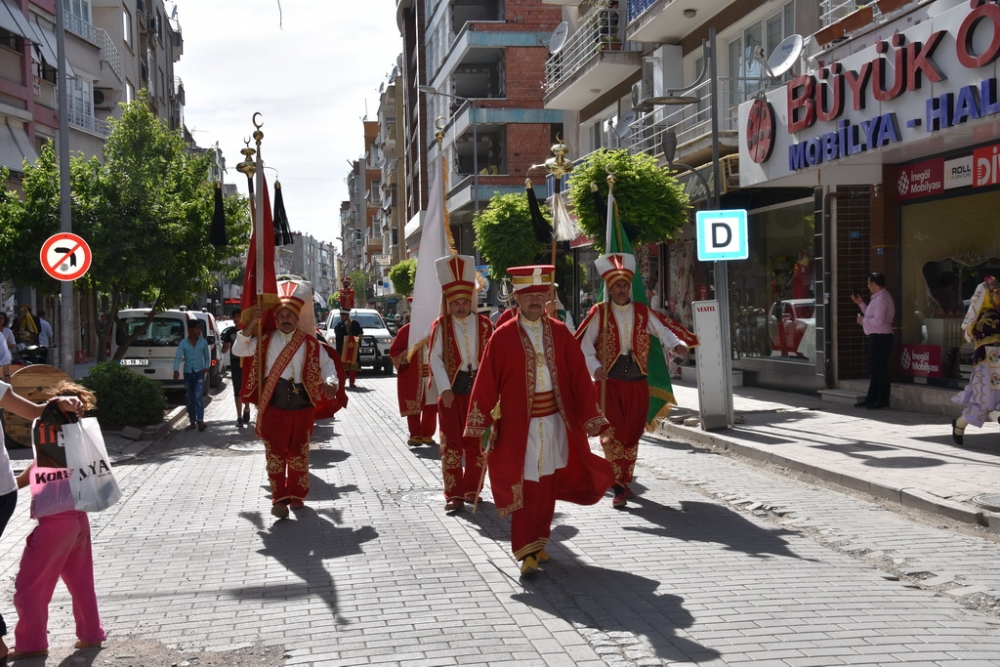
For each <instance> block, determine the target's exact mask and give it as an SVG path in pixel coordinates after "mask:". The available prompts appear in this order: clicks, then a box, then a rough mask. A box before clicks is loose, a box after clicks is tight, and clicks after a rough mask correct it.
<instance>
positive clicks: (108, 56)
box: [97, 28, 122, 83]
mask: <svg viewBox="0 0 1000 667" xmlns="http://www.w3.org/2000/svg"><path fill="white" fill-rule="evenodd" d="M97 39H98V40H99V41H98V43H99V44H100V46H101V60H103V61H104V62H106V63H107V64H108V67H109V68H111V72H112V74H114V75H115V78H116V79H118V83H122V59H121V56H120V55H118V47H116V46H115V43H114V42H113V41H111V37H110V36H109V35H108V33H107V32H105V31H104V30H103V29H101V28H98V29H97Z"/></svg>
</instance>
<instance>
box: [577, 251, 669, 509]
mask: <svg viewBox="0 0 1000 667" xmlns="http://www.w3.org/2000/svg"><path fill="white" fill-rule="evenodd" d="M594 266H595V268H596V269H597V270H598V271H600V273H601V277H602V278H603V279H604V283H605V288H606V289H607V290H608V295H609V297H610V298H611V301H610V302H604V303H599V304H596V305H594V306H593V307H592V308H591V309H590V313H589V314H588V315H587V317H585V318H584V320H583V322H581V323H580V329H579V330H578V331H577V339H579V341H580V345H581V347H582V348H583V355H584V357H586V359H587V370H588V371H589V372H590V374H591V375H592V376H593V377H594V382H595V387H596V391H597V392H598V395H599V396H600V397H601V405H602V409H603V410H604V414H605V415H606V416H607V418H608V421H609V422H611V428H610V429H608V430H607V431H606V432H605V433H604V435H602V436H601V447H603V449H604V458H606V459H607V460H608V461H610V462H611V465H612V467H613V468H614V471H615V484H614V494H615V495H614V498H612V500H611V505H612V507H615V508H617V509H622V508H624V507H625V506H626V505H627V504H628V500H627V499H628V498H631V497H633V496H634V495H635V494H634V493H633V492H632V490H631V489H630V488H629V485H630V484H631V483H632V475H633V473H634V472H635V461H636V458H637V457H638V454H639V439H640V438H641V437H642V434H643V433H644V432H645V430H646V415H647V412H648V411H649V383H648V381H647V379H646V376H647V375H648V370H647V363H648V361H649V348H650V342H651V341H650V338H651V337H652V336H656V337H657V338H658V339H659V344H660V345H662V346H663V354H664V356H665V357H666V358H668V359H669V358H670V353H671V352H673V353H674V354H677V355H684V354H687V351H688V347H687V345H686V344H684V343H683V342H682V341H681V340H680V339H679V338H678V337H677V336H676V335H674V332H672V331H671V330H670V329H668V328H667V327H666V326H665V325H664V324H663V322H661V321H660V319H659V318H658V317H657V315H656V313H654V312H653V311H651V310H650V309H649V308H648V307H647V306H645V305H643V304H641V303H632V277H633V276H634V275H635V256H634V255H631V254H626V253H611V254H607V255H601V256H600V257H598V258H597V260H596V261H595V262H594Z"/></svg>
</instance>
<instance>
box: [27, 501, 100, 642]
mask: <svg viewBox="0 0 1000 667" xmlns="http://www.w3.org/2000/svg"><path fill="white" fill-rule="evenodd" d="M60 577H62V580H63V583H64V584H66V589H67V590H68V591H69V594H70V595H71V596H72V598H73V618H74V620H75V621H76V637H77V639H79V640H80V641H82V642H87V643H88V644H89V643H97V642H103V641H104V640H105V639H107V635H106V634H105V632H104V628H103V627H102V626H101V618H100V615H99V614H98V612H97V594H96V593H95V592H94V556H93V553H92V552H91V549H90V520H89V519H87V514H86V513H85V512H76V511H71V512H62V513H61V514H54V515H52V516H44V517H41V518H40V519H38V526H36V527H35V530H33V531H32V532H31V535H28V542H27V544H25V545H24V553H23V554H22V555H21V568H20V569H19V570H18V572H17V579H16V580H15V581H14V608H15V609H17V627H15V628H14V646H16V647H17V650H18V651H20V652H21V653H33V652H35V651H44V650H45V649H47V648H48V647H49V639H48V625H49V602H51V601H52V593H53V591H54V590H55V588H56V582H57V581H58V580H59V578H60Z"/></svg>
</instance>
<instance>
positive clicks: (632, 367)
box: [608, 352, 646, 382]
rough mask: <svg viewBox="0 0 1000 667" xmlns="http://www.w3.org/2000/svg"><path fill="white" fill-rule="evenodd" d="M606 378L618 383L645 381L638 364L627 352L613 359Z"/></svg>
mask: <svg viewBox="0 0 1000 667" xmlns="http://www.w3.org/2000/svg"><path fill="white" fill-rule="evenodd" d="M608 378H609V379H611V380H618V381H620V382H639V381H640V380H645V379H646V376H645V375H644V374H643V372H642V371H641V370H640V369H639V364H638V363H636V360H635V357H633V356H632V353H631V352H629V353H628V354H623V355H621V356H620V357H618V358H617V359H615V363H614V364H613V365H612V366H611V370H609V371H608Z"/></svg>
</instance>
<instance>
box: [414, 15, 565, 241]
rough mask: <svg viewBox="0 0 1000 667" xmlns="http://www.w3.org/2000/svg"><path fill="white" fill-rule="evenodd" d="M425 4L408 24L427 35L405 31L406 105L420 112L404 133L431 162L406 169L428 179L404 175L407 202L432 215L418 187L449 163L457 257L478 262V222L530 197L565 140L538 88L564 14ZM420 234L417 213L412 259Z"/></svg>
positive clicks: (449, 196) (559, 119)
mask: <svg viewBox="0 0 1000 667" xmlns="http://www.w3.org/2000/svg"><path fill="white" fill-rule="evenodd" d="M403 4H404V2H403V1H402V0H401V2H400V3H399V4H397V7H401V6H402V5H403ZM415 4H419V3H415ZM422 4H423V7H417V8H411V11H410V13H409V14H406V16H407V17H410V18H412V20H413V21H414V22H415V21H420V26H419V28H413V27H411V24H410V23H403V24H402V25H404V27H405V28H407V29H408V30H410V32H406V33H404V47H405V48H407V49H410V50H409V51H406V52H404V55H403V65H404V66H403V75H404V78H405V80H406V97H405V101H406V103H408V104H411V105H413V106H412V108H411V109H409V110H408V111H407V114H406V122H407V127H406V132H407V136H408V137H413V136H414V134H419V135H420V137H421V141H419V142H413V143H412V144H409V145H408V146H407V148H408V149H410V148H412V149H413V150H423V151H424V152H425V154H426V157H424V158H423V160H425V161H424V162H421V161H418V158H417V157H416V156H415V155H410V156H408V157H407V159H406V160H405V162H404V167H405V168H406V169H409V170H414V172H415V170H417V169H419V170H420V172H419V173H408V174H406V178H405V181H406V184H407V188H408V189H407V200H408V203H409V202H410V200H412V201H413V203H416V200H417V199H418V198H421V199H423V201H424V204H423V205H424V206H425V205H426V203H425V202H426V198H425V194H424V191H423V190H422V189H418V186H417V184H418V183H419V184H420V188H423V187H426V183H429V182H432V181H433V177H434V174H435V172H436V170H438V169H439V165H440V158H441V156H442V155H443V156H444V163H445V165H446V169H447V172H448V173H447V182H448V189H447V192H446V194H447V203H446V206H447V209H448V212H449V216H450V221H451V225H452V235H453V236H454V238H455V243H456V246H457V249H458V251H459V252H461V253H463V254H469V255H474V254H476V253H475V250H474V246H473V240H474V239H473V231H472V219H473V217H474V216H475V214H476V212H478V211H480V210H482V209H484V208H486V206H487V205H488V203H489V199H490V198H491V197H492V196H493V195H494V194H495V193H505V192H522V191H523V189H524V179H525V177H526V175H527V173H528V170H529V168H530V167H531V166H532V165H533V164H537V163H540V162H543V161H544V160H545V159H547V158H548V157H551V153H550V150H549V149H550V147H551V146H552V144H553V143H555V139H556V135H558V134H560V133H561V131H562V113H561V112H560V111H558V110H555V109H545V108H544V107H543V105H542V94H541V89H540V85H539V84H540V81H541V80H542V76H543V73H544V66H545V58H546V56H547V53H548V52H547V50H546V45H547V44H548V41H549V37H550V34H551V32H552V30H553V29H554V28H555V27H556V26H557V25H558V23H559V21H560V10H559V8H558V7H551V6H547V5H545V4H543V3H542V2H541V0H506V1H504V2H501V1H500V0H489V1H487V2H481V1H477V2H470V1H469V0H436V1H435V0H431V1H430V2H426V3H422ZM413 10H417V11H413ZM421 12H423V13H421ZM404 13H405V12H404ZM411 33H412V37H411ZM418 36H419V37H422V41H421V42H420V43H419V44H417V42H416V37H418ZM421 66H422V70H420V69H416V68H420V67H421ZM436 119H440V121H437V120H436ZM436 123H439V124H440V127H441V128H442V131H443V133H444V140H443V142H442V144H441V146H438V144H437V141H436V140H435V139H434V134H435V130H436V128H435V124H436ZM421 210H422V209H421ZM421 225H422V220H421V218H420V216H419V213H417V212H414V213H413V215H411V217H410V218H409V222H408V223H407V226H406V230H405V232H406V244H407V246H408V247H409V248H410V249H411V251H413V250H414V249H416V248H418V247H419V238H420V232H421Z"/></svg>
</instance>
